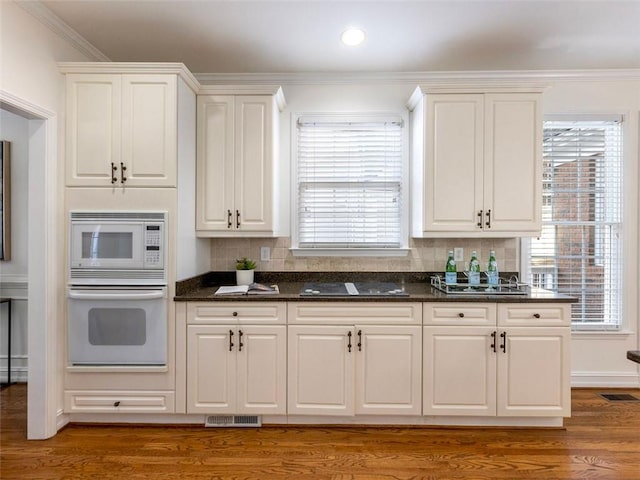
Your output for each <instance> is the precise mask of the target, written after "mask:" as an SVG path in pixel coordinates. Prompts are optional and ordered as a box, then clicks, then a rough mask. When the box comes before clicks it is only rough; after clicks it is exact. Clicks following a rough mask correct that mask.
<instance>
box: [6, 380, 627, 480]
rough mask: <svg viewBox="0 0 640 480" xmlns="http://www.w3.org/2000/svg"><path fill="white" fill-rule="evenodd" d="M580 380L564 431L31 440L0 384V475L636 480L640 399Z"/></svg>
mask: <svg viewBox="0 0 640 480" xmlns="http://www.w3.org/2000/svg"><path fill="white" fill-rule="evenodd" d="M611 391H614V392H615V393H632V394H634V395H635V396H636V397H637V398H640V390H639V389H635V390H626V389H625V390H611V389H576V390H573V392H572V397H573V400H572V404H573V416H572V417H571V418H569V419H566V420H565V427H566V428H564V429H505V428H484V429H483V428H424V427H419V428H396V427H383V428H371V427H366V428H365V427H339V428H336V427H332V428H328V427H263V428H259V429H255V428H237V429H215V428H211V429H205V428H194V427H161V426H159V427H155V426H153V427H151V426H145V427H121V426H115V427H105V426H86V425H71V426H69V427H67V428H65V429H64V430H63V431H61V432H60V433H59V434H58V435H56V436H55V437H54V438H52V439H49V440H46V441H33V440H31V441H27V440H26V386H25V385H24V384H18V385H13V386H11V387H9V388H5V389H3V390H2V392H1V393H0V401H1V416H0V419H1V422H2V423H1V434H0V441H1V444H0V447H1V454H0V462H1V463H0V478H2V479H3V480H9V479H39V480H40V479H43V480H44V479H73V480H84V479H92V480H93V479H105V480H108V479H118V480H120V479H126V480H142V479H144V480H147V479H154V480H156V479H158V480H164V479H174V478H180V479H208V480H217V479H233V480H244V479H246V480H249V479H251V480H263V479H285V478H286V479H296V480H298V479H299V480H306V479H309V480H311V479H313V480H383V479H384V480H387V479H402V480H408V479H465V480H466V479H474V480H498V479H509V480H529V479H535V480H555V479H557V480H560V479H563V480H564V479H579V480H583V479H584V480H592V479H602V480H604V479H606V480H613V479H616V480H639V479H640V402H608V401H606V400H604V399H602V398H601V397H600V396H599V395H598V394H599V393H601V392H611Z"/></svg>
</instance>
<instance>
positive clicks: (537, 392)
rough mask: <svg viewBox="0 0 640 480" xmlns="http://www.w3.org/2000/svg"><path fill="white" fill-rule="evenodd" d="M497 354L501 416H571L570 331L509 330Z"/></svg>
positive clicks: (506, 331)
mask: <svg viewBox="0 0 640 480" xmlns="http://www.w3.org/2000/svg"><path fill="white" fill-rule="evenodd" d="M500 333H505V334H506V337H505V338H501V339H500V340H499V343H500V344H504V345H505V347H504V349H506V352H503V351H502V350H503V349H502V348H499V350H498V352H499V353H498V415H501V416H549V417H554V416H560V415H562V416H569V415H570V408H571V391H570V368H569V362H570V352H569V348H570V347H569V342H570V339H571V333H570V331H569V329H568V328H562V327H557V328H556V327H552V328H526V327H523V328H519V327H515V328H509V329H506V330H501V332H500Z"/></svg>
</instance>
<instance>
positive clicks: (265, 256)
mask: <svg viewBox="0 0 640 480" xmlns="http://www.w3.org/2000/svg"><path fill="white" fill-rule="evenodd" d="M269 260H271V249H270V248H269V247H260V261H261V262H268V261H269Z"/></svg>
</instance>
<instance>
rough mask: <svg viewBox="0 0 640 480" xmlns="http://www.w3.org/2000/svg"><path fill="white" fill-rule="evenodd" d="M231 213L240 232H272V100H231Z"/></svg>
mask: <svg viewBox="0 0 640 480" xmlns="http://www.w3.org/2000/svg"><path fill="white" fill-rule="evenodd" d="M235 114H236V117H235V135H236V137H235V182H234V185H235V196H234V198H235V202H234V204H235V210H236V211H235V212H234V221H235V225H236V227H237V228H238V229H239V230H241V231H247V232H251V231H264V232H269V231H272V230H273V222H272V216H273V211H272V210H273V207H272V203H273V202H272V198H273V158H272V151H273V98H272V97H271V96H269V95H239V96H236V97H235Z"/></svg>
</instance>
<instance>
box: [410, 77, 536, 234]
mask: <svg viewBox="0 0 640 480" xmlns="http://www.w3.org/2000/svg"><path fill="white" fill-rule="evenodd" d="M485 90H487V89H480V88H476V89H470V88H465V89H457V90H453V89H444V88H435V87H434V88H424V89H423V88H421V87H418V88H417V89H416V91H415V92H414V94H413V96H412V97H411V99H410V101H409V103H408V106H409V108H410V109H411V110H412V111H413V114H412V126H411V128H412V145H411V147H412V148H411V149H412V152H411V158H412V161H411V163H412V173H411V176H412V195H413V197H412V235H413V236H414V237H445V236H451V235H455V236H460V237H472V236H494V237H497V236H501V237H503V236H505V235H509V236H526V235H537V234H539V231H540V226H541V214H542V205H541V202H542V193H541V192H542V191H541V189H542V176H541V172H542V107H541V98H542V94H541V90H540V89H534V88H531V89H522V88H520V89H517V90H516V89H506V88H502V89H499V91H498V90H496V89H491V90H492V91H490V92H487V91H485Z"/></svg>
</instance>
